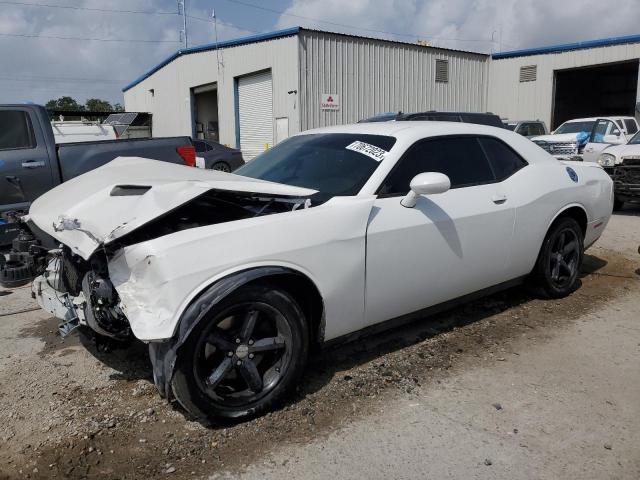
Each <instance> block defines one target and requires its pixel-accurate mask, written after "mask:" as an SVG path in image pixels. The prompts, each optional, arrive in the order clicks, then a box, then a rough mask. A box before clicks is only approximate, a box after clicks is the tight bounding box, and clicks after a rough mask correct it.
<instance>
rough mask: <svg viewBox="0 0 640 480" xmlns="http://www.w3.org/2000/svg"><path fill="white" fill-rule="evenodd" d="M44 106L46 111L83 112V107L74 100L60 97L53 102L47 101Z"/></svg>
mask: <svg viewBox="0 0 640 480" xmlns="http://www.w3.org/2000/svg"><path fill="white" fill-rule="evenodd" d="M45 106H46V107H47V109H48V110H65V111H72V110H73V111H80V110H84V105H80V104H79V103H78V102H77V101H76V100H75V99H74V98H71V97H60V98H58V99H55V100H49V101H48V102H47V104H46V105H45Z"/></svg>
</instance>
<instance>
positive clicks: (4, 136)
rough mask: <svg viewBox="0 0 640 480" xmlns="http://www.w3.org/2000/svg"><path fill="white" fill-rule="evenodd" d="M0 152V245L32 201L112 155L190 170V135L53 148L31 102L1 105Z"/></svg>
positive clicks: (43, 113) (45, 122)
mask: <svg viewBox="0 0 640 480" xmlns="http://www.w3.org/2000/svg"><path fill="white" fill-rule="evenodd" d="M107 128H111V127H107ZM0 152H1V155H0V219H2V220H3V222H4V223H0V244H6V243H10V242H11V241H12V239H13V238H14V236H15V232H16V228H15V218H17V217H18V216H19V214H20V213H26V211H27V209H28V208H29V205H30V204H31V202H33V201H34V200H35V199H36V198H38V197H39V196H40V195H42V194H43V193H45V192H47V191H48V190H50V189H52V188H53V187H55V186H56V185H59V184H60V183H62V182H66V181H68V180H70V179H72V178H75V177H77V176H78V175H81V174H83V173H86V172H88V171H89V170H92V169H94V168H97V167H99V166H102V165H104V164H105V163H108V162H110V161H111V160H113V159H114V158H116V157H128V156H131V157H135V156H144V157H146V158H152V159H154V160H161V161H163V162H169V163H177V164H180V165H189V166H195V150H194V148H193V145H192V144H191V139H190V138H189V137H166V138H153V139H151V138H145V139H131V140H117V141H114V140H106V141H85V142H75V143H63V144H57V143H56V138H55V135H54V129H53V127H52V125H51V122H50V120H49V114H48V112H47V110H46V109H45V108H44V107H43V106H40V105H33V104H16V105H0Z"/></svg>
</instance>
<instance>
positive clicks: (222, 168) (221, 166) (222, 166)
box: [211, 162, 231, 173]
mask: <svg viewBox="0 0 640 480" xmlns="http://www.w3.org/2000/svg"><path fill="white" fill-rule="evenodd" d="M211 170H216V171H218V172H226V173H230V172H231V167H229V164H228V163H227V162H218V163H214V164H213V167H211Z"/></svg>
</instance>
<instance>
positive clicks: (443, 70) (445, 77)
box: [436, 59, 449, 83]
mask: <svg viewBox="0 0 640 480" xmlns="http://www.w3.org/2000/svg"><path fill="white" fill-rule="evenodd" d="M436 82H440V83H448V82H449V60H438V59H436Z"/></svg>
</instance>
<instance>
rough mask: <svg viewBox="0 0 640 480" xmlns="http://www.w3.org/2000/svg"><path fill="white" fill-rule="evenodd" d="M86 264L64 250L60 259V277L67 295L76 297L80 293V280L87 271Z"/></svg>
mask: <svg viewBox="0 0 640 480" xmlns="http://www.w3.org/2000/svg"><path fill="white" fill-rule="evenodd" d="M85 264H86V262H85V261H84V260H82V259H81V258H80V257H78V256H75V255H72V254H71V252H70V251H68V250H67V249H64V250H63V252H62V259H61V270H62V271H61V272H60V273H61V277H62V283H63V284H64V286H65V288H66V290H67V292H69V294H71V295H73V296H74V297H75V296H78V295H79V294H80V292H81V291H82V278H83V277H84V274H85V273H86V271H87V269H86V266H85Z"/></svg>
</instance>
